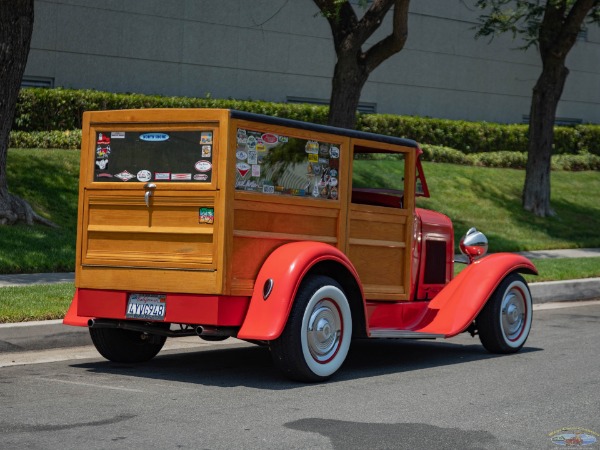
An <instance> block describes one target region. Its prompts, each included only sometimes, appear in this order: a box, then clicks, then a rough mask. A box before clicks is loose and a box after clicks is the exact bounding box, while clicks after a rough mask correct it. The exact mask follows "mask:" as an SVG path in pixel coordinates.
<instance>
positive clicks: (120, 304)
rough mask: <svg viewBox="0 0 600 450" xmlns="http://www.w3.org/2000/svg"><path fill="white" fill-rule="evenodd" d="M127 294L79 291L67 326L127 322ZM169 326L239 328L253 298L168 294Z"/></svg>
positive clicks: (67, 317)
mask: <svg viewBox="0 0 600 450" xmlns="http://www.w3.org/2000/svg"><path fill="white" fill-rule="evenodd" d="M128 294H129V292H127V291H112V290H103V289H77V290H76V291H75V296H74V297H73V301H72V303H71V307H70V308H69V311H68V312H67V315H66V316H65V318H64V320H63V323H64V324H65V325H73V326H87V324H88V320H89V319H96V318H102V319H118V320H126V319H125V310H126V308H127V298H128ZM166 296H167V298H166V313H165V320H164V322H166V323H182V324H190V325H214V326H222V327H224V326H227V327H239V326H241V325H242V323H243V321H244V318H245V317H246V312H247V311H248V305H249V303H250V297H236V296H224V295H198V294H166Z"/></svg>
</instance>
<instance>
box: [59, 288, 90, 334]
mask: <svg viewBox="0 0 600 450" xmlns="http://www.w3.org/2000/svg"><path fill="white" fill-rule="evenodd" d="M78 304H79V289H76V290H75V295H74V296H73V300H72V301H71V306H69V310H68V311H67V314H66V315H65V317H64V318H63V324H64V325H73V326H75V327H87V326H88V320H89V319H91V317H83V316H78V315H77V305H78Z"/></svg>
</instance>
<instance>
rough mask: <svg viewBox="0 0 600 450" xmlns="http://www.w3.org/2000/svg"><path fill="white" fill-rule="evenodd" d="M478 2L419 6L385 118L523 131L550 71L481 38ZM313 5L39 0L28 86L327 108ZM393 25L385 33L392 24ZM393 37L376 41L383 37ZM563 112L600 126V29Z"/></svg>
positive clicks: (330, 60)
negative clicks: (307, 102) (478, 123)
mask: <svg viewBox="0 0 600 450" xmlns="http://www.w3.org/2000/svg"><path fill="white" fill-rule="evenodd" d="M472 4H474V0H467V1H464V0H419V1H416V0H414V1H413V2H411V9H410V11H411V14H410V18H409V38H408V41H407V43H406V46H405V48H404V50H403V51H402V52H401V53H399V54H397V55H395V56H393V57H392V58H391V59H390V60H388V61H386V62H384V63H383V64H382V65H381V66H380V67H379V68H378V69H376V71H375V72H373V73H372V75H371V77H370V79H369V81H368V82H367V84H366V86H365V88H364V89H363V93H362V98H361V102H363V103H364V104H366V105H367V106H371V107H373V108H375V109H376V111H377V112H380V113H393V114H408V115H420V116H430V117H442V118H450V119H466V120H485V121H491V122H504V123H519V122H522V121H523V116H525V115H527V114H528V113H529V102H530V97H531V90H532V88H533V85H534V83H535V81H536V78H537V76H538V75H539V72H540V62H539V56H538V54H537V52H536V51H535V49H531V50H529V51H527V52H524V51H519V50H515V49H514V48H515V47H517V46H518V45H519V44H518V43H516V42H513V41H512V40H511V39H510V37H509V36H501V37H499V38H496V39H495V40H494V41H493V42H492V43H489V44H488V40H487V39H479V40H475V39H474V37H473V36H474V30H473V27H474V25H475V24H476V19H477V16H478V13H479V11H478V10H476V9H475V8H474V7H473V6H470V5H472ZM317 13H318V11H317V8H316V7H315V5H314V3H313V2H312V1H311V0H220V1H215V0H167V1H164V0H162V1H161V0H94V1H93V0H36V2H35V25H34V35H33V41H32V45H31V52H30V55H29V61H28V64H27V68H26V71H25V81H26V82H29V83H31V84H41V85H43V84H46V83H47V84H51V85H53V86H55V87H56V86H62V87H66V88H77V89H80V88H89V89H99V90H105V91H111V92H136V93H146V94H161V95H173V96H198V97H203V96H206V95H210V96H212V97H214V98H236V99H260V100H268V101H276V102H285V101H288V100H289V99H316V100H321V101H327V100H328V98H329V94H330V87H331V75H332V73H333V66H334V64H335V53H334V50H333V42H332V38H331V33H330V30H329V27H328V24H327V22H326V20H325V19H324V18H323V17H321V16H319V15H318V14H317ZM390 26H391V25H390V21H389V18H388V19H387V23H385V24H384V28H385V27H387V29H389V27H390ZM382 35H383V33H382V32H380V33H378V35H376V36H374V38H373V39H376V38H378V37H381V36H382ZM567 64H568V67H569V68H570V70H571V73H570V75H569V78H568V80H567V85H566V87H565V92H564V94H563V97H562V101H561V103H560V105H559V109H558V116H559V117H561V118H565V119H573V120H580V121H582V122H584V123H586V122H592V123H600V27H598V26H596V25H591V26H590V27H589V29H588V30H587V32H586V33H585V35H584V36H583V37H582V39H580V40H579V41H578V43H577V44H576V47H575V48H574V50H573V51H572V52H571V54H570V55H569V57H568V60H567Z"/></svg>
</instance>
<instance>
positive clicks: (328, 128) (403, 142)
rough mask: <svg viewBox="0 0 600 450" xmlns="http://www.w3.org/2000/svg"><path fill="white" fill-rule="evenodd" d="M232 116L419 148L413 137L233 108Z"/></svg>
mask: <svg viewBox="0 0 600 450" xmlns="http://www.w3.org/2000/svg"><path fill="white" fill-rule="evenodd" d="M230 113H231V117H232V118H234V119H242V120H250V121H254V122H261V123H266V124H269V125H280V126H284V127H293V128H300V129H302V130H308V131H316V132H319V133H330V134H337V135H339V136H346V137H350V138H357V139H368V140H371V141H377V142H385V143H386V144H394V145H403V146H405V147H414V148H417V147H418V144H417V143H416V142H415V141H413V140H412V139H404V138H398V137H394V136H385V135H383V134H376V133H367V132H365V131H357V130H351V129H348V128H338V127H332V126H329V125H318V124H315V123H310V122H302V121H300V120H293V119H284V118H281V117H273V116H267V115H265V114H255V113H250V112H246V111H237V110H233V109H232V110H231V111H230Z"/></svg>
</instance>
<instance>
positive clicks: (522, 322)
mask: <svg viewBox="0 0 600 450" xmlns="http://www.w3.org/2000/svg"><path fill="white" fill-rule="evenodd" d="M532 312H533V309H532V300H531V292H530V291H529V287H528V286H527V282H526V281H525V280H524V279H523V277H522V276H521V275H519V274H518V273H512V274H510V275H508V276H507V277H506V278H504V280H502V282H501V283H500V284H499V285H498V287H497V288H496V290H495V291H494V293H493V294H492V296H491V298H490V299H489V300H488V302H487V304H486V305H485V307H484V308H483V309H482V310H481V312H480V313H479V316H478V317H477V320H476V324H477V328H478V330H479V339H480V340H481V343H482V344H483V346H484V347H485V348H486V349H487V350H488V351H490V352H492V353H514V352H517V351H519V350H520V349H521V347H523V345H524V344H525V341H526V340H527V337H528V336H529V331H530V330H531V320H532Z"/></svg>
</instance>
